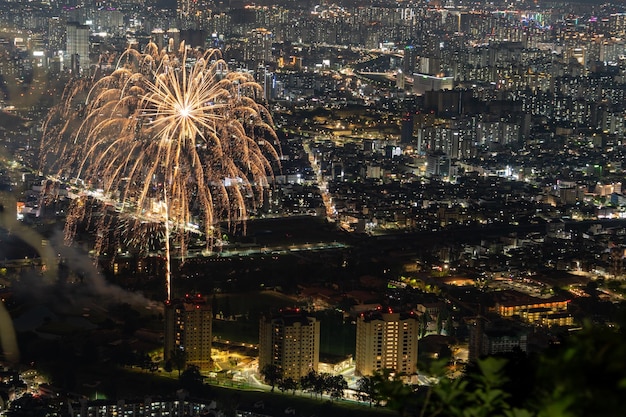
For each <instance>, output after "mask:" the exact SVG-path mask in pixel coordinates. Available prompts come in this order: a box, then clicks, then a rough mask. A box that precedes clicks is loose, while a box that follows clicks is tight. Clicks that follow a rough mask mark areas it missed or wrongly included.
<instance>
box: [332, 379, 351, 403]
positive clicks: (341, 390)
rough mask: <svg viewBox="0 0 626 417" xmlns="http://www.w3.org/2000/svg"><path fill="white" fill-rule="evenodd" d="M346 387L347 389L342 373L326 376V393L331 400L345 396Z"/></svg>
mask: <svg viewBox="0 0 626 417" xmlns="http://www.w3.org/2000/svg"><path fill="white" fill-rule="evenodd" d="M346 389H348V382H347V381H346V379H345V378H344V377H343V375H334V376H330V378H328V395H330V398H331V399H332V400H338V399H340V398H343V397H345V390H346Z"/></svg>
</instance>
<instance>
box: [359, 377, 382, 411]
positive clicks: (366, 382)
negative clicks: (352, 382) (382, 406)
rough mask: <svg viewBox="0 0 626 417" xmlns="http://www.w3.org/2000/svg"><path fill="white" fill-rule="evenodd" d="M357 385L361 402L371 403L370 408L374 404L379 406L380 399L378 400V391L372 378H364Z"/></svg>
mask: <svg viewBox="0 0 626 417" xmlns="http://www.w3.org/2000/svg"><path fill="white" fill-rule="evenodd" d="M356 384H357V390H358V392H357V398H358V399H359V401H367V402H369V405H370V407H371V406H372V404H376V405H378V404H379V403H380V399H379V398H378V391H377V389H376V382H375V381H374V378H373V377H371V376H362V377H361V378H359V380H358V381H357V382H356Z"/></svg>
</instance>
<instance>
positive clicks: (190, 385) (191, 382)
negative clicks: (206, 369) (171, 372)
mask: <svg viewBox="0 0 626 417" xmlns="http://www.w3.org/2000/svg"><path fill="white" fill-rule="evenodd" d="M178 381H179V382H180V386H181V387H182V388H183V389H185V390H187V391H188V392H189V394H190V395H192V396H196V397H197V396H199V395H200V394H201V393H202V388H203V385H204V377H203V376H202V374H201V373H200V368H199V367H198V366H196V365H189V366H188V367H187V369H185V370H184V371H183V373H182V374H180V376H179V377H178Z"/></svg>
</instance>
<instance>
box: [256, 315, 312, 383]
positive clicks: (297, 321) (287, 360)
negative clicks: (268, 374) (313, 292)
mask: <svg viewBox="0 0 626 417" xmlns="http://www.w3.org/2000/svg"><path fill="white" fill-rule="evenodd" d="M319 346H320V323H319V321H317V320H316V319H315V318H314V317H308V316H307V313H306V312H304V311H302V310H300V309H290V310H283V311H281V312H280V313H278V314H275V315H271V316H268V317H263V318H261V322H260V326H259V369H260V370H261V369H263V368H264V367H265V366H267V365H276V366H278V367H280V368H281V369H282V370H283V375H284V376H285V377H286V378H287V377H291V378H294V379H299V378H300V377H302V376H304V375H306V374H308V373H309V372H310V371H317V369H318V364H319Z"/></svg>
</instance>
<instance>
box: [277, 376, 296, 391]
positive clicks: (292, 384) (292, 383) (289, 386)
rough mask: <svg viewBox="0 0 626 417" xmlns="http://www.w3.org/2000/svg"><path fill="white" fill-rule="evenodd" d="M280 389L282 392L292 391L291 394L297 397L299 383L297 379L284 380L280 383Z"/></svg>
mask: <svg viewBox="0 0 626 417" xmlns="http://www.w3.org/2000/svg"><path fill="white" fill-rule="evenodd" d="M278 389H279V390H280V391H281V392H285V391H291V394H292V395H295V394H296V390H297V389H298V381H296V380H295V379H293V378H291V377H289V378H283V379H281V380H280V381H278Z"/></svg>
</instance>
